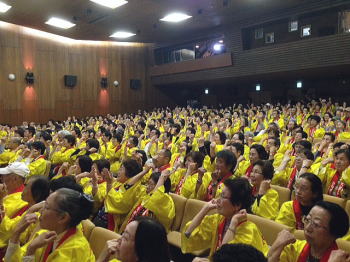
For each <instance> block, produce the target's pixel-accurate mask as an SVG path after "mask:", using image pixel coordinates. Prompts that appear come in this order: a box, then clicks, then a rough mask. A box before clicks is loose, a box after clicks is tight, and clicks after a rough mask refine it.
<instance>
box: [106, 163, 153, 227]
mask: <svg viewBox="0 0 350 262" xmlns="http://www.w3.org/2000/svg"><path fill="white" fill-rule="evenodd" d="M140 172H143V171H142V167H141V166H140V165H139V163H138V162H137V161H136V160H134V159H127V160H125V161H123V163H122V166H121V167H120V169H119V172H118V176H117V179H116V181H115V179H114V178H113V177H112V175H111V173H110V172H107V174H108V176H107V177H106V178H105V179H106V182H107V191H106V192H107V196H106V199H105V201H104V207H105V212H106V213H107V214H108V215H107V220H108V226H107V227H108V229H109V230H112V231H115V232H118V231H119V229H120V226H121V225H122V223H123V222H124V219H125V217H126V215H127V214H128V213H129V212H130V210H131V209H132V207H133V206H134V205H135V203H136V202H137V201H138V200H139V198H140V193H141V183H140V182H139V183H136V184H135V185H131V186H130V185H129V184H128V182H129V180H130V179H131V178H132V177H134V176H136V175H137V174H139V173H140ZM147 172H148V170H147Z"/></svg>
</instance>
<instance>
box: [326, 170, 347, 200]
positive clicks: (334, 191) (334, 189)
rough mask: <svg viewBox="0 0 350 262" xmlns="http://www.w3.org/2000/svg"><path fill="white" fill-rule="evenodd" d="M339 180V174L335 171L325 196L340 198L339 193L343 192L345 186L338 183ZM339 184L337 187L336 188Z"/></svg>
mask: <svg viewBox="0 0 350 262" xmlns="http://www.w3.org/2000/svg"><path fill="white" fill-rule="evenodd" d="M340 178H341V175H340V173H339V172H338V171H337V172H336V173H335V174H334V176H333V178H332V181H331V184H330V185H329V188H328V191H327V194H328V195H331V196H336V197H341V193H342V192H343V189H344V188H345V184H344V183H343V182H340V183H339V180H340ZM338 183H339V186H337V185H338Z"/></svg>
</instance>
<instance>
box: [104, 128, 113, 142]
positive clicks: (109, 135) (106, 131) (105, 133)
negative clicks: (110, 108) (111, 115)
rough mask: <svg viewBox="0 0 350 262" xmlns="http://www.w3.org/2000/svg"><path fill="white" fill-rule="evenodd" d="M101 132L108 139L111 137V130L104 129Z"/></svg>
mask: <svg viewBox="0 0 350 262" xmlns="http://www.w3.org/2000/svg"><path fill="white" fill-rule="evenodd" d="M103 134H104V135H105V137H107V138H108V140H111V138H112V133H111V132H109V131H108V130H105V131H104V132H103Z"/></svg>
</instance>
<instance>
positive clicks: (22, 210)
mask: <svg viewBox="0 0 350 262" xmlns="http://www.w3.org/2000/svg"><path fill="white" fill-rule="evenodd" d="M28 208H29V205H26V206H24V207H22V208H21V209H20V210H18V211H17V213H15V214H14V215H13V216H12V217H11V219H12V218H15V217H19V216H22V215H23V213H24V212H26V211H27V210H28Z"/></svg>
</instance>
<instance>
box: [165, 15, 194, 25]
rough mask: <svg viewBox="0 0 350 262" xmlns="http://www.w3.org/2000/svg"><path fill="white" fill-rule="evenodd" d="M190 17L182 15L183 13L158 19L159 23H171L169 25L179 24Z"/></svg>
mask: <svg viewBox="0 0 350 262" xmlns="http://www.w3.org/2000/svg"><path fill="white" fill-rule="evenodd" d="M191 17H192V16H190V15H187V14H184V13H171V14H168V15H166V16H164V17H163V18H161V19H160V21H163V22H171V23H179V22H181V21H184V20H187V19H189V18H191Z"/></svg>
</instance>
